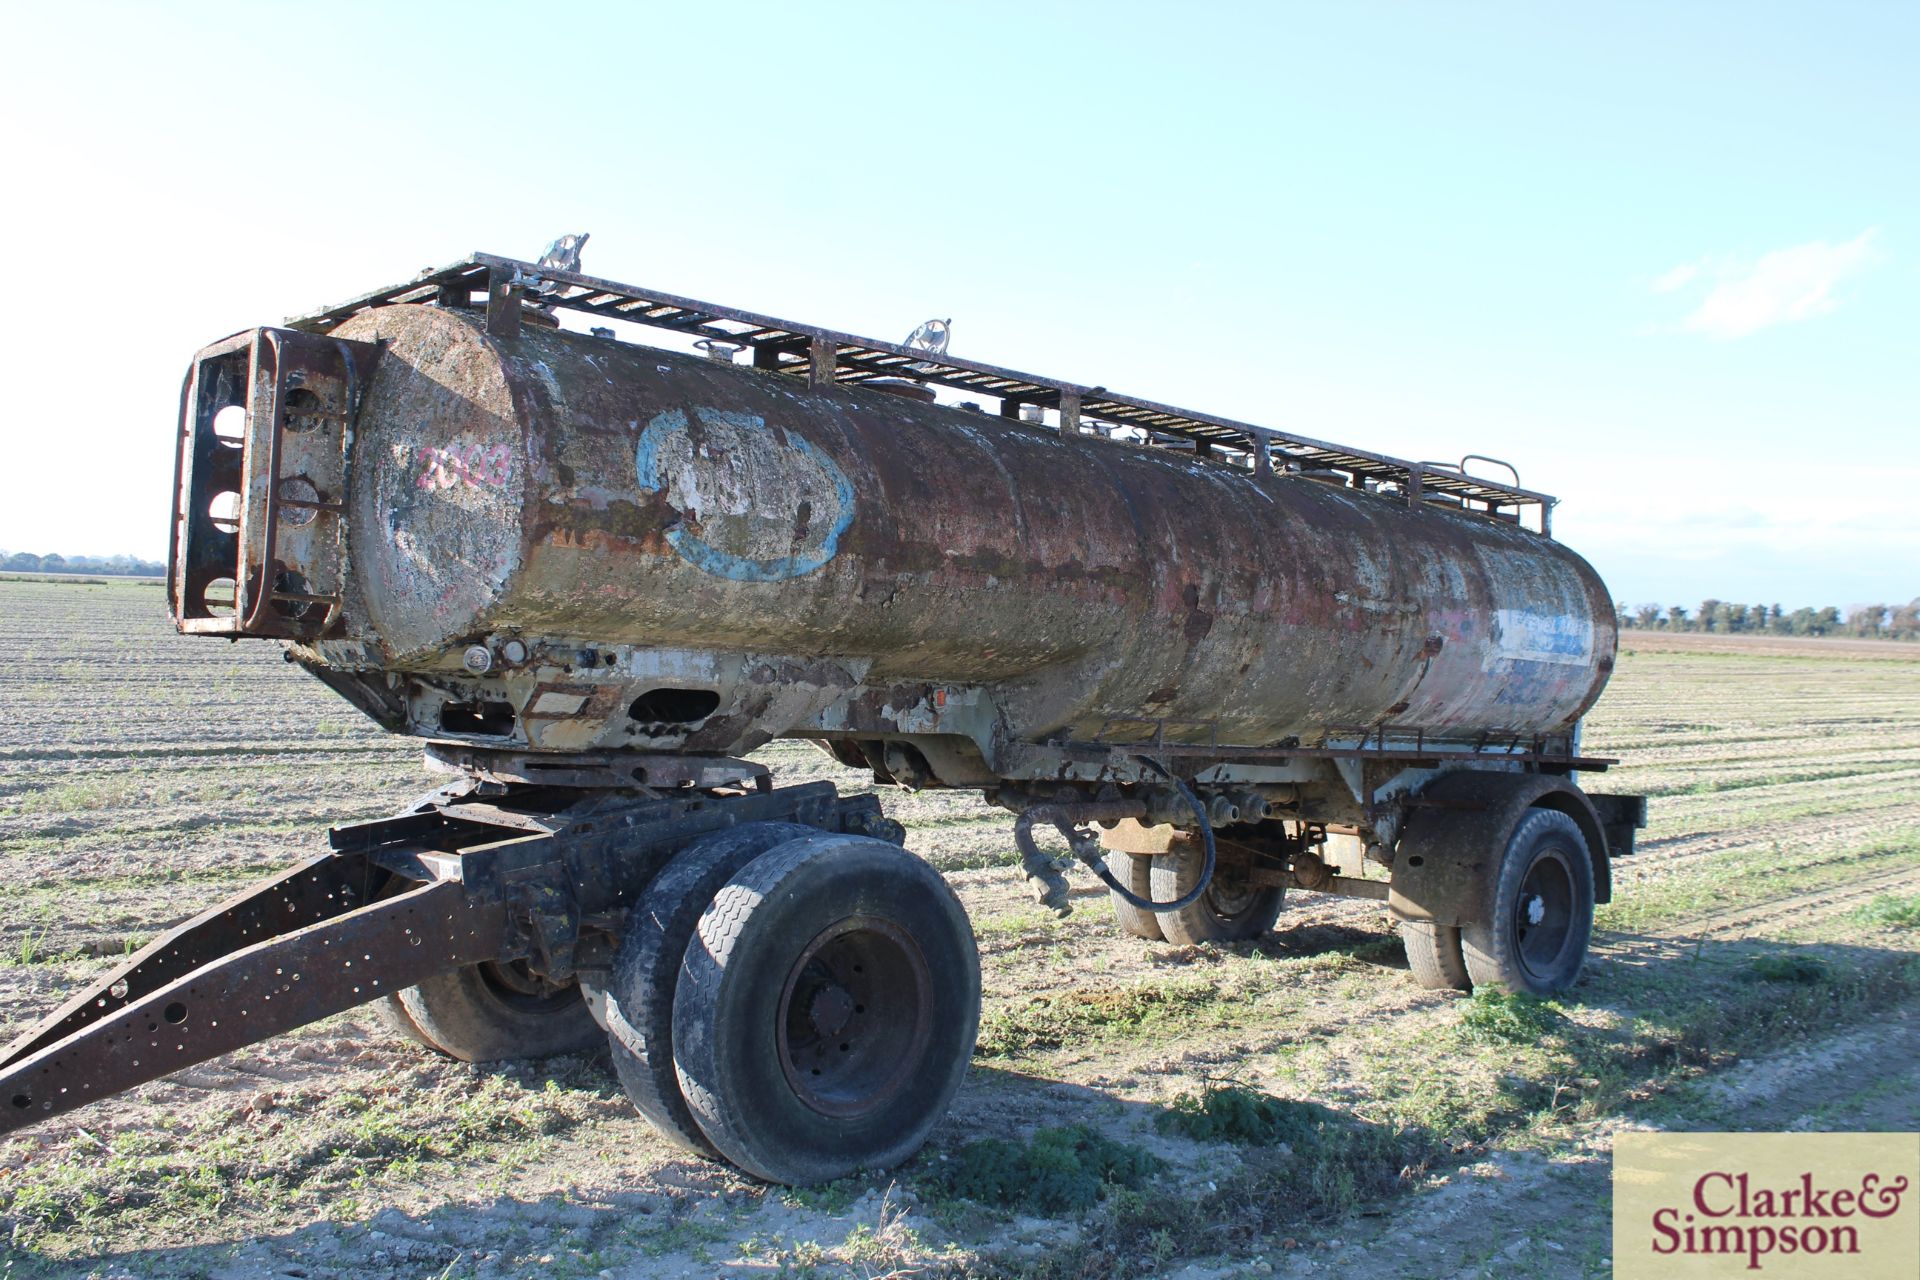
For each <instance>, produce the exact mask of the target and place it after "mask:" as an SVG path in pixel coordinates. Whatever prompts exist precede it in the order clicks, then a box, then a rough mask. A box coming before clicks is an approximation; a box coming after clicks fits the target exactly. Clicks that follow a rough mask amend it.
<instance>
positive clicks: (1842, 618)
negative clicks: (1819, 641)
mask: <svg viewBox="0 0 1920 1280" xmlns="http://www.w3.org/2000/svg"><path fill="white" fill-rule="evenodd" d="M1614 608H1615V610H1616V611H1617V612H1618V613H1619V615H1620V626H1621V627H1622V628H1623V629H1625V628H1632V629H1634V630H1637V631H1703V632H1713V633H1715V634H1717V635H1741V634H1746V635H1770V636H1864V637H1868V638H1871V639H1876V640H1920V598H1916V599H1913V600H1910V601H1908V602H1907V603H1906V604H1856V605H1849V606H1847V608H1846V610H1845V612H1842V611H1841V610H1839V609H1837V608H1835V607H1834V606H1832V605H1828V606H1826V607H1825V608H1824V609H1807V608H1801V609H1795V610H1793V611H1792V612H1791V613H1789V612H1787V611H1786V610H1785V609H1782V608H1781V607H1780V606H1779V605H1777V604H1772V605H1768V604H1752V605H1749V604H1734V603H1732V602H1730V601H1727V600H1702V601H1701V602H1700V607H1699V608H1698V609H1695V610H1692V611H1691V612H1690V611H1689V610H1688V609H1687V607H1686V606H1685V605H1678V604H1676V605H1672V606H1669V607H1666V608H1662V607H1661V606H1660V605H1657V604H1642V605H1628V604H1625V603H1622V604H1618V605H1616V606H1614Z"/></svg>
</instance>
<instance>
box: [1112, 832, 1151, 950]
mask: <svg viewBox="0 0 1920 1280" xmlns="http://www.w3.org/2000/svg"><path fill="white" fill-rule="evenodd" d="M1107 870H1109V871H1111V872H1112V873H1113V878H1114V879H1115V880H1118V881H1119V882H1120V883H1121V884H1123V885H1125V886H1127V890H1128V892H1130V893H1132V894H1133V895H1134V896H1135V897H1139V898H1145V899H1147V900H1148V901H1152V899H1153V859H1152V858H1151V857H1148V856H1147V855H1144V854H1139V855H1136V854H1131V853H1121V852H1119V851H1118V850H1110V851H1109V852H1108V853H1107ZM1107 896H1108V897H1109V898H1112V899H1113V922H1114V923H1115V924H1117V925H1119V926H1120V932H1122V933H1125V934H1129V935H1131V936H1133V937H1135V938H1145V939H1147V941H1149V942H1158V941H1160V939H1161V938H1162V937H1164V936H1165V935H1164V934H1162V933H1161V932H1160V917H1159V916H1157V915H1155V914H1154V913H1153V912H1151V911H1142V910H1141V909H1140V908H1138V907H1136V906H1134V905H1133V904H1132V903H1131V902H1128V901H1127V900H1126V899H1125V898H1123V897H1121V896H1120V895H1119V894H1117V893H1114V892H1113V891H1112V890H1108V892H1107Z"/></svg>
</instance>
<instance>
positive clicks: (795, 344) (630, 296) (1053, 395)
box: [287, 253, 1557, 533]
mask: <svg viewBox="0 0 1920 1280" xmlns="http://www.w3.org/2000/svg"><path fill="white" fill-rule="evenodd" d="M496 293H498V294H501V295H502V296H508V297H511V298H514V299H518V300H523V301H525V302H529V303H535V304H538V305H541V306H545V307H551V308H554V309H557V310H570V311H575V312H578V313H580V314H582V315H587V316H594V317H598V318H601V319H613V320H624V321H627V322H629V323H633V324H638V325H643V326H648V327H652V328H657V329H664V330H669V331H673V332H677V333H682V334H687V335H692V336H695V337H700V338H706V339H711V340H713V341H715V342H725V343H729V344H732V345H735V346H740V347H744V348H746V349H747V350H749V351H751V352H752V353H753V365H754V367H756V368H759V369H762V370H771V371H774V372H781V373H789V374H795V375H799V376H803V377H807V378H810V379H812V380H814V381H818V382H825V381H832V382H834V383H837V384H842V385H850V386H858V385H860V384H861V383H863V382H869V381H872V380H874V379H876V378H899V377H905V378H911V379H912V380H914V381H917V382H925V383H932V384H935V385H938V386H944V387H947V388H949V389H951V390H955V391H960V392H965V393H973V394H977V395H985V396H992V397H995V398H997V399H999V400H1000V401H1001V404H1002V410H1001V412H1002V415H1003V416H1006V417H1013V416H1014V414H1015V412H1016V411H1017V407H1018V406H1020V405H1038V406H1040V407H1041V408H1043V409H1054V410H1057V411H1059V413H1060V415H1061V417H1062V419H1063V423H1064V422H1065V421H1067V420H1069V419H1071V420H1072V422H1073V423H1074V424H1075V429H1076V430H1082V429H1084V428H1082V427H1080V426H1079V424H1082V423H1086V422H1088V421H1093V422H1099V423H1105V424H1109V425H1111V426H1113V427H1117V428H1132V429H1135V430H1139V431H1142V432H1145V433H1147V434H1148V435H1149V436H1150V437H1151V436H1163V437H1173V438H1177V439H1183V440H1191V441H1193V442H1194V443H1195V446H1196V448H1197V449H1198V450H1200V451H1201V452H1207V451H1210V450H1211V449H1212V448H1213V447H1215V446H1219V447H1222V448H1225V449H1227V450H1230V451H1231V452H1232V453H1234V454H1236V455H1238V456H1239V458H1240V459H1244V464H1245V465H1247V466H1250V467H1251V468H1252V469H1254V470H1255V471H1266V470H1267V469H1269V468H1270V467H1273V466H1274V465H1275V464H1276V463H1277V464H1278V465H1279V466H1280V467H1281V468H1283V469H1295V470H1302V469H1326V470H1338V471H1344V472H1347V473H1349V474H1350V475H1351V476H1352V477H1353V484H1354V485H1355V486H1356V487H1357V486H1360V485H1362V484H1363V483H1364V482H1365V481H1367V480H1372V481H1374V482H1376V483H1379V482H1386V483H1391V484H1396V485H1398V486H1400V487H1401V489H1402V491H1403V492H1404V493H1405V494H1406V496H1407V497H1408V499H1409V500H1410V501H1416V502H1417V501H1420V500H1421V499H1422V498H1423V497H1425V496H1426V495H1428V494H1435V493H1438V494H1447V495H1451V496H1453V497H1456V498H1460V499H1463V500H1465V501H1468V502H1477V503H1481V504H1484V505H1485V507H1486V508H1487V509H1488V510H1490V511H1492V510H1497V509H1499V508H1502V507H1513V508H1516V509H1517V508H1523V507H1528V506H1533V507H1537V508H1538V509H1539V512H1540V526H1541V532H1542V533H1548V532H1550V528H1551V524H1550V521H1551V514H1550V513H1551V511H1552V508H1553V505H1554V504H1555V502H1556V501H1557V499H1556V498H1554V497H1553V496H1552V495H1551V494H1546V493H1541V492H1539V491H1537V490H1533V489H1527V488H1523V487H1521V486H1520V485H1519V484H1518V483H1517V482H1516V483H1514V484H1502V483H1500V482H1498V481H1495V480H1492V479H1489V478H1487V477H1484V476H1476V475H1469V474H1467V473H1465V472H1464V471H1462V470H1458V469H1443V468H1435V467H1433V466H1432V465H1431V464H1427V463H1421V462H1414V461H1410V460H1408V459H1404V458H1396V457H1393V456H1391V455H1388V454H1383V453H1375V452H1373V451H1371V450H1366V449H1358V448H1353V447H1351V446H1348V445H1342V444H1335V443H1333V442H1331V441H1326V440H1319V439H1315V438H1314V437H1311V436H1305V435H1300V434H1297V433H1295V432H1291V431H1284V430H1279V429H1276V428H1272V427H1263V426H1259V425H1257V424H1254V423H1250V422H1242V421H1239V420H1237V419H1234V418H1227V417H1222V416H1219V415H1217V414H1210V413H1202V412H1198V411H1195V410H1190V409H1182V408H1179V407H1177V406H1174V405H1169V404H1164V403H1161V402H1159V401H1154V400H1148V399H1145V398H1143V397H1138V396H1130V395H1122V394H1119V393H1117V392H1113V391H1110V390H1108V389H1107V388H1106V387H1104V386H1090V385H1086V384H1082V383H1073V382H1066V381H1062V380H1060V379H1056V378H1047V377H1043V376H1040V375H1038V374H1030V373H1023V372H1021V371H1019V370H1015V369H1008V368H1004V367H1001V366H999V365H991V364H986V363H984V362H982V361H978V360H968V359H964V358H962V357H958V356H954V355H951V354H935V353H931V352H927V351H923V350H920V349H918V348H913V347H907V346H903V345H901V344H899V343H892V342H886V341H883V340H881V339H878V338H867V337H862V336H860V335H858V334H852V333H847V332H844V331H842V330H838V329H828V328H823V327H821V326H818V325H808V324H802V323H799V322H797V321H791V320H783V319H780V318H779V317H776V316H769V315H765V314H762V313H760V312H755V311H746V310H742V309H740V308H737V307H726V306H721V305H719V304H716V303H711V302H703V301H700V300H699V299H695V298H687V297H683V296H681V295H678V294H673V293H667V292H664V291H662V290H657V289H644V288H640V287H637V286H634V285H627V284H622V283H619V282H618V281H613V280H607V279H603V278H601V277H598V276H589V275H584V274H581V273H579V272H575V271H565V270H561V269H558V268H555V267H546V266H537V265H535V264H533V263H529V262H524V261H521V260H519V259H514V258H503V257H499V256H496V255H493V254H484V253H474V254H471V255H469V256H468V257H466V258H463V259H461V260H460V261H458V262H455V263H452V264H450V265H448V266H445V267H441V268H438V269H436V270H429V271H425V272H422V273H421V274H420V275H419V276H418V277H416V278H415V279H413V280H412V281H409V282H407V283H405V284H400V285H394V286H390V287H388V288H385V289H376V290H373V291H371V292H368V293H364V294H360V295H358V296H357V297H354V298H350V299H348V300H347V301H345V302H341V303H336V304H334V305H332V306H328V307H323V308H321V309H319V310H317V311H313V312H309V313H308V314H306V315H302V316H297V317H294V318H291V319H289V320H288V321H287V325H288V327H290V328H294V329H300V330H304V331H307V332H312V333H326V332H329V331H331V330H332V329H334V328H336V327H338V326H339V325H340V324H342V323H344V322H345V321H347V320H348V319H351V318H352V317H353V316H355V315H358V314H360V313H361V312H363V311H366V310H369V309H371V308H374V307H381V306H392V305H396V304H400V303H410V302H412V303H430V302H438V303H439V304H440V305H455V306H473V305H475V301H474V295H475V294H496ZM823 345H824V348H825V349H826V351H827V353H828V360H827V362H826V364H825V366H824V369H823V368H822V366H821V365H820V363H819V356H820V352H821V350H822V348H823ZM1515 514H1516V515H1517V514H1518V511H1517V510H1516V512H1515Z"/></svg>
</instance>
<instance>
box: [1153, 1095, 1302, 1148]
mask: <svg viewBox="0 0 1920 1280" xmlns="http://www.w3.org/2000/svg"><path fill="white" fill-rule="evenodd" d="M1325 1112H1326V1108H1325V1107H1321V1106H1319V1105H1317V1104H1315V1103H1308V1102H1294V1101H1291V1100H1289V1099H1286V1098H1276V1097H1274V1096H1273V1095H1272V1094H1270V1093H1262V1092H1261V1091H1260V1090H1258V1089H1250V1088H1248V1087H1247V1086H1245V1085H1238V1084H1224V1085H1208V1086H1207V1087H1206V1088H1204V1089H1202V1090H1200V1091H1199V1092H1198V1093H1185V1094H1181V1095H1180V1096H1179V1097H1177V1098H1175V1099H1174V1100H1173V1103H1172V1105H1171V1106H1169V1107H1168V1109H1167V1110H1165V1111H1163V1112H1161V1113H1160V1115H1159V1117H1158V1118H1157V1119H1156V1120H1155V1123H1156V1124H1158V1125H1159V1127H1160V1129H1161V1130H1162V1131H1163V1132H1166V1133H1177V1134H1180V1135H1182V1136H1184V1137H1187V1138H1191V1139H1193V1140H1194V1141H1195V1142H1231V1143H1237V1144H1239V1145H1242V1146H1262V1145H1266V1144H1268V1143H1274V1142H1298V1141H1301V1140H1303V1139H1305V1138H1306V1137H1308V1136H1310V1135H1311V1134H1312V1133H1313V1132H1314V1128H1315V1126H1316V1124H1318V1123H1319V1121H1320V1120H1321V1119H1322V1117H1323V1116H1324V1114H1325Z"/></svg>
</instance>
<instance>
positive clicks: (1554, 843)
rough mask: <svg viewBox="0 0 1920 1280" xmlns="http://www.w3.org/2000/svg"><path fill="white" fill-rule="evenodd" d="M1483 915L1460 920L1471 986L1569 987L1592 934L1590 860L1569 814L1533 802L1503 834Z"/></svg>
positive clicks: (1542, 990) (1524, 990)
mask: <svg viewBox="0 0 1920 1280" xmlns="http://www.w3.org/2000/svg"><path fill="white" fill-rule="evenodd" d="M1489 914H1490V918H1489V919H1488V920H1487V921H1485V922H1484V923H1480V924H1470V925H1465V926H1462V928H1461V930H1460V951H1461V955H1462V956H1463V957H1464V958H1465V960H1466V965H1467V972H1468V974H1470V975H1471V976H1472V978H1473V983H1474V985H1475V986H1476V987H1493V988H1496V989H1498V990H1501V991H1511V992H1514V993H1516V994H1526V995H1536V996H1550V995H1554V994H1556V993H1558V992H1561V991H1565V990H1566V989H1567V988H1568V987H1571V986H1572V985H1573V983H1574V980H1575V979H1576V978H1578V977H1579V976H1580V969H1581V967H1582V966H1583V965H1585V963H1586V959H1587V940H1588V939H1589V938H1590V937H1591V936H1592V934H1593V860H1592V856H1591V855H1590V853H1589V852H1588V850H1587V841H1586V837H1584V836H1582V835H1581V834H1580V828H1579V826H1578V825H1576V824H1575V822H1574V820H1573V819H1572V818H1570V817H1568V816H1567V815H1566V814H1564V813H1561V812H1559V811H1558V810H1555V809H1534V810H1532V811H1530V812H1529V813H1528V814H1527V816H1526V817H1524V818H1522V819H1521V820H1520V824H1519V825H1518V826H1516V827H1515V828H1514V829H1513V835H1512V836H1511V837H1510V838H1509V839H1508V840H1507V847H1506V850H1505V852H1504V853H1503V854H1502V855H1501V858H1500V868H1499V872H1498V875H1497V877H1496V879H1495V882H1494V891H1493V901H1492V909H1491V911H1490V913H1489Z"/></svg>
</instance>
